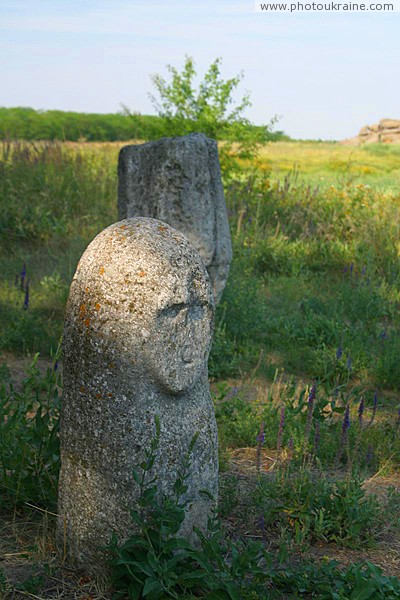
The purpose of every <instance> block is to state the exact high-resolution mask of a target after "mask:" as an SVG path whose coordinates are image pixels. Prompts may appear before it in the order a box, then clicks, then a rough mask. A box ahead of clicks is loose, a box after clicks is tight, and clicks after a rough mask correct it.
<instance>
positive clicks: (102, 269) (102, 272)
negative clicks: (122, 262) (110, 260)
mask: <svg viewBox="0 0 400 600" xmlns="http://www.w3.org/2000/svg"><path fill="white" fill-rule="evenodd" d="M99 273H100V275H104V267H100V271H99Z"/></svg>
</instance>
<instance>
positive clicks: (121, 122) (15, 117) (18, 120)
mask: <svg viewBox="0 0 400 600" xmlns="http://www.w3.org/2000/svg"><path fill="white" fill-rule="evenodd" d="M163 127H164V124H163V121H162V119H160V118H159V117H156V116H147V115H136V118H135V121H134V124H133V123H132V120H131V119H130V118H128V117H127V116H126V115H124V114H94V113H93V114H92V113H76V112H65V111H61V110H47V111H42V110H34V109H33V108H22V107H18V108H0V139H2V140H10V139H13V140H15V139H18V140H59V141H67V140H68V141H72V142H77V141H82V140H88V141H92V142H95V141H101V142H113V141H118V140H133V139H138V140H143V139H151V138H154V137H159V136H161V135H162V131H163Z"/></svg>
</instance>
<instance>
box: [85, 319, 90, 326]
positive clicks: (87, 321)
mask: <svg viewBox="0 0 400 600" xmlns="http://www.w3.org/2000/svg"><path fill="white" fill-rule="evenodd" d="M85 325H86V327H89V325H90V319H85Z"/></svg>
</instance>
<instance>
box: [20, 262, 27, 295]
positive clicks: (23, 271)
mask: <svg viewBox="0 0 400 600" xmlns="http://www.w3.org/2000/svg"><path fill="white" fill-rule="evenodd" d="M20 276H21V290H23V289H24V286H25V277H26V264H25V262H24V264H23V265H22V271H21V273H20ZM27 285H28V284H27Z"/></svg>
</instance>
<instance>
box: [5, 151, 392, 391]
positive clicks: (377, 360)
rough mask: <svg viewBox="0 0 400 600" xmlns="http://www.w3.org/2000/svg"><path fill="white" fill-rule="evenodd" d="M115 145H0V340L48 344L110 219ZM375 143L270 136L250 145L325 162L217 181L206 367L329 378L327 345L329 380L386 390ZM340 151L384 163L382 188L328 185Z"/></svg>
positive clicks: (11, 344)
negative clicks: (220, 194) (219, 283)
mask: <svg viewBox="0 0 400 600" xmlns="http://www.w3.org/2000/svg"><path fill="white" fill-rule="evenodd" d="M119 147H120V145H118V144H65V145H60V144H49V143H42V144H26V143H25V144H23V143H16V144H4V145H3V149H2V157H1V162H0V175H1V177H0V202H1V206H2V220H1V224H0V269H1V277H0V320H1V323H2V328H1V330H0V349H4V350H11V351H13V352H17V353H25V354H26V353H35V352H37V351H40V352H42V353H49V352H50V350H51V349H53V350H55V349H56V347H57V344H58V341H59V338H60V335H61V332H62V321H63V311H64V307H65V302H66V298H67V295H68V289H69V284H70V281H71V278H72V275H73V273H74V271H75V268H76V265H77V262H78V260H79V258H80V256H81V254H82V252H83V251H84V249H85V247H86V246H87V244H88V243H89V242H90V241H91V240H92V239H93V237H94V236H95V235H96V234H97V233H98V232H99V231H101V230H102V229H103V228H104V227H106V226H107V225H109V224H111V223H112V222H114V221H115V220H116V219H117V205H116V199H117V174H116V166H117V155H118V149H119ZM386 148H389V147H387V146H384V147H381V146H376V147H375V146H369V147H363V148H356V149H354V148H349V147H347V146H340V145H338V144H324V143H304V144H301V143H294V142H285V143H283V142H278V143H276V144H275V145H268V146H267V147H266V148H265V149H263V151H262V154H261V158H263V157H264V155H265V156H269V157H270V160H271V161H272V163H273V162H274V161H277V160H278V158H279V156H280V155H279V153H282V154H283V153H284V152H286V154H287V156H290V155H291V154H292V155H293V153H295V155H296V156H303V158H304V161H305V162H304V164H309V163H311V162H312V161H309V160H308V157H309V155H310V153H311V155H312V159H313V163H314V166H315V169H320V170H321V171H320V172H324V169H326V165H327V164H328V163H329V160H330V161H331V162H330V163H329V164H330V165H331V167H330V169H331V170H330V171H327V173H328V172H329V173H330V177H331V184H330V185H329V186H328V187H325V189H319V188H318V187H315V186H313V185H311V184H307V185H306V184H305V183H301V181H299V177H298V176H297V174H296V172H295V171H292V172H290V173H289V174H287V175H286V176H285V177H284V179H282V180H281V181H278V182H276V181H274V179H273V177H271V176H269V173H268V172H265V171H264V170H263V169H260V168H257V167H254V166H253V167H251V168H247V167H246V166H245V165H244V166H243V171H242V172H241V173H239V174H238V173H235V174H234V175H232V177H230V178H229V177H227V178H226V180H225V189H226V200H227V205H228V212H229V217H230V223H231V232H232V239H233V246H234V260H233V263H232V268H231V274H230V278H229V283H228V286H227V288H226V291H225V294H224V296H223V299H222V302H221V304H220V306H219V307H218V311H217V323H216V333H215V341H214V347H213V351H212V355H211V360H210V373H211V375H212V376H213V377H214V378H221V377H227V376H242V375H244V374H246V373H249V372H253V371H254V369H256V372H257V374H259V375H262V376H266V377H269V378H272V377H273V375H274V373H275V371H276V369H277V368H280V369H281V368H283V369H285V371H286V372H288V373H293V374H296V375H297V376H304V377H306V378H308V379H311V378H314V377H317V378H318V379H319V380H320V381H327V382H329V383H330V384H331V385H333V384H334V381H335V377H336V376H337V375H335V373H334V369H336V365H335V356H336V352H337V349H338V348H339V347H340V348H341V352H342V354H343V358H342V359H341V362H340V365H339V367H340V369H339V370H341V372H342V379H343V377H345V378H346V377H347V380H348V382H350V383H351V382H354V383H357V382H362V383H361V385H363V386H365V387H367V388H368V389H369V390H370V391H371V390H374V389H375V388H376V386H380V387H382V388H385V389H393V390H395V389H397V388H398V386H399V383H400V380H399V377H400V376H399V371H398V368H397V357H398V355H399V351H400V334H399V331H400V329H399V316H398V315H399V312H398V306H399V300H400V298H399V281H400V270H399V266H398V255H399V250H400V237H399V228H400V218H399V216H400V215H399V212H400V196H399V193H398V192H395V191H393V190H395V189H396V185H397V179H396V171H395V169H394V165H395V164H396V161H398V157H399V153H398V147H397V146H393V147H390V148H389V149H386ZM285 149H286V150H285ZM349 152H355V153H357V156H365V157H367V158H368V160H369V161H372V163H373V164H375V165H376V168H377V169H378V171H379V169H380V171H379V172H380V173H383V171H384V170H385V169H386V171H385V172H386V173H387V174H388V176H390V185H388V188H387V189H385V186H384V185H383V183H382V185H381V189H379V186H378V185H377V186H376V187H371V186H370V185H367V184H365V183H362V182H361V183H354V182H352V181H343V182H342V184H341V185H338V184H337V183H335V179H336V175H338V174H339V173H340V169H341V167H339V166H338V162H336V163H335V162H334V161H333V159H332V156H333V154H332V153H336V155H338V156H339V157H341V160H342V161H346V160H347V159H348V156H349ZM329 156H330V157H331V158H330V159H329V160H328V158H327V157H329ZM331 159H332V160H331ZM338 160H339V159H338ZM339 162H340V161H339ZM332 165H333V166H332ZM334 165H336V167H335V166H334ZM385 165H386V166H385ZM335 174H336V175H335ZM380 180H381V177H377V182H378V181H380ZM399 189H400V188H399Z"/></svg>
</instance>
